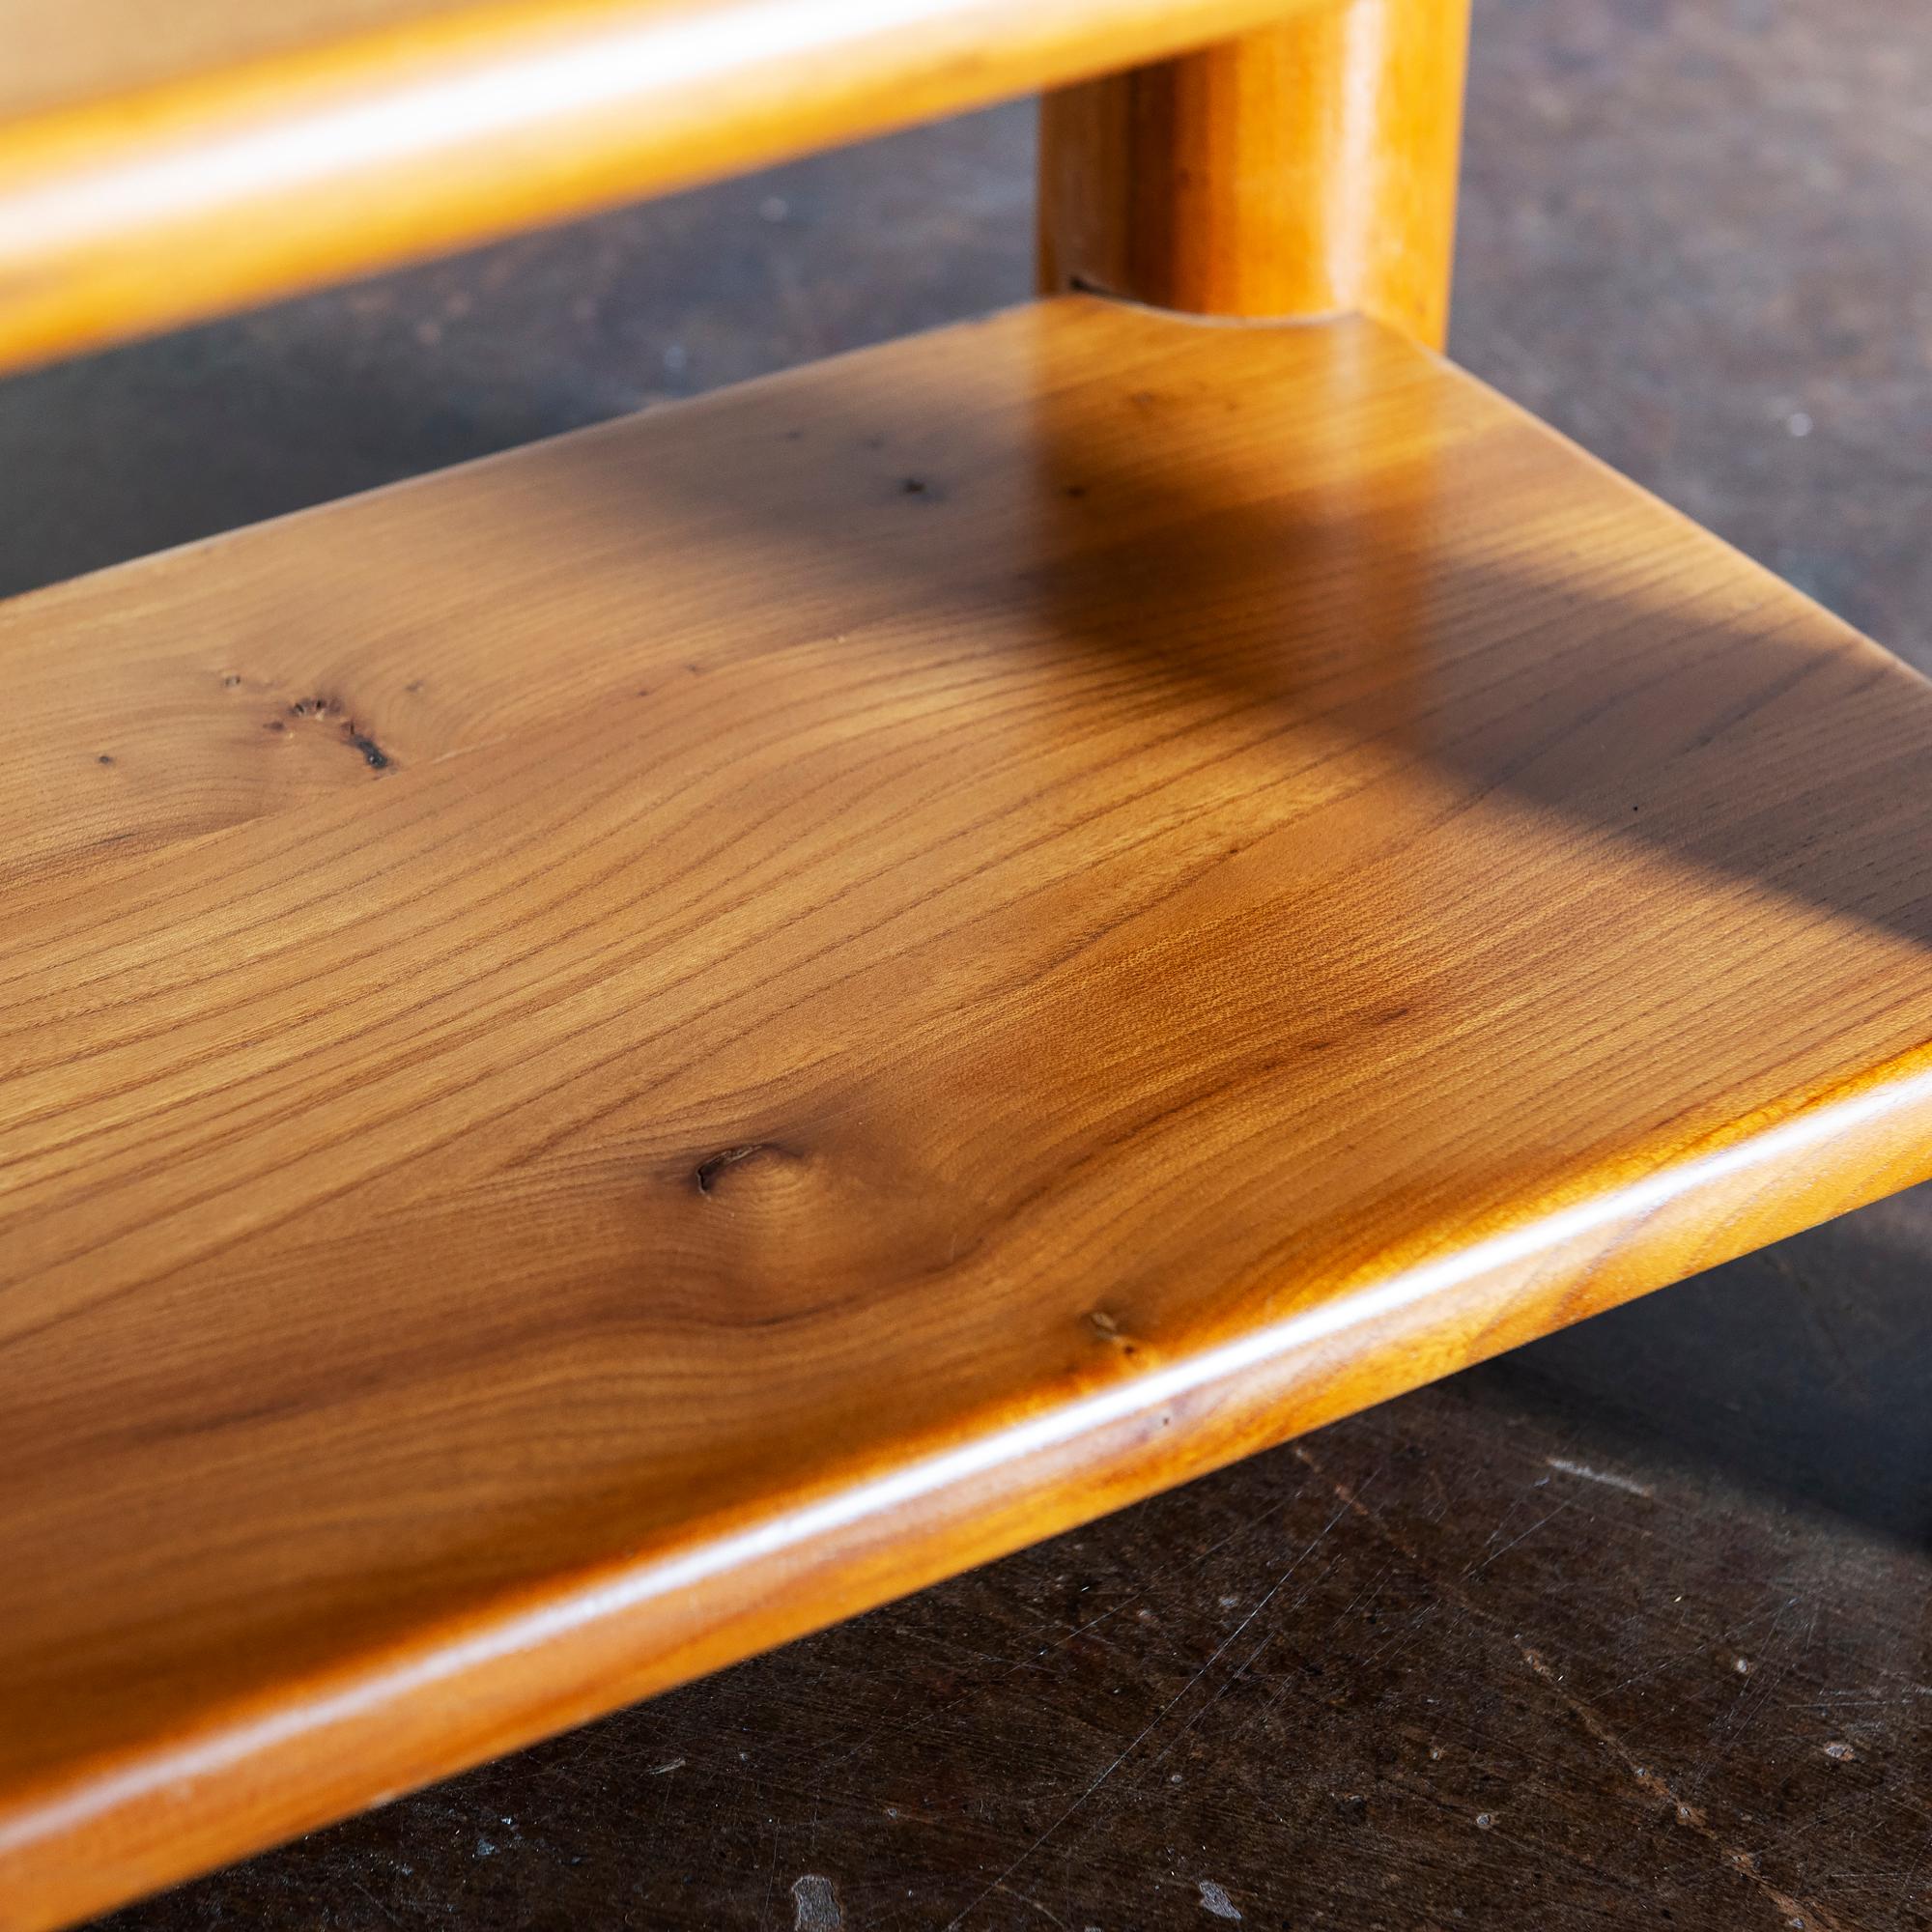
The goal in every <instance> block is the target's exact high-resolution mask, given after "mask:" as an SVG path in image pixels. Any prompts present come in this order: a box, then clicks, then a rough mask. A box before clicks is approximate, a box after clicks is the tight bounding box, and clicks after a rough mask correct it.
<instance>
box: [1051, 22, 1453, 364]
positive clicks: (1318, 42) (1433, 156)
mask: <svg viewBox="0 0 1932 1932" xmlns="http://www.w3.org/2000/svg"><path fill="white" fill-rule="evenodd" d="M1468 40H1469V9H1468V0H1349V4H1347V5H1345V6H1333V7H1326V8H1321V9H1318V10H1315V11H1311V12H1309V13H1307V14H1301V15H1298V16H1297V17H1295V18H1293V19H1290V20H1284V21H1279V22H1277V23H1274V24H1271V25H1269V26H1267V27H1265V28H1264V29H1262V30H1261V31H1259V32H1257V33H1252V34H1247V35H1242V36H1240V37H1237V38H1236V39H1233V40H1229V41H1223V42H1220V43H1216V44H1215V45H1212V46H1208V47H1204V48H1201V49H1198V50H1196V51H1193V52H1190V53H1185V54H1182V55H1180V56H1179V57H1177V58H1175V59H1173V60H1166V61H1161V62H1157V63H1155V64H1154V65H1152V66H1149V67H1142V68H1135V69H1130V70H1128V71H1125V72H1122V73H1110V74H1107V75H1104V76H1102V77H1101V78H1099V79H1095V80H1089V81H1084V82H1082V83H1080V84H1078V85H1076V86H1073V87H1068V88H1063V89H1061V90H1060V91H1058V92H1057V93H1054V94H1051V95H1049V96H1048V97H1047V98H1046V99H1045V101H1044V102H1043V103H1042V106H1041V118H1040V159H1039V182H1040V194H1039V216H1040V285H1041V287H1042V288H1043V289H1044V290H1046V291H1047V292H1048V293H1053V292H1057V291H1059V290H1062V289H1066V288H1074V287H1078V288H1087V289H1098V290H1103V291H1105V292H1107V293H1109V294H1112V295H1118V296H1128V297H1132V298H1134V299H1136V300H1139V301H1147V302H1152V303H1154V304H1156V305H1157V306H1159V307H1162V308H1179V309H1187V310H1190V311H1192V312H1194V313H1196V314H1203V315H1236V316H1249V317H1289V316H1304V317H1305V316H1325V315H1339V314H1343V313H1346V312H1349V311H1359V312H1360V313H1362V314H1364V315H1372V316H1374V317H1375V318H1376V319H1377V320H1378V321H1379V322H1385V323H1387V324H1388V325H1389V326H1390V327H1395V328H1399V329H1401V330H1403V331H1404V333H1406V334H1408V335H1412V336H1414V337H1415V338H1416V340H1417V341H1419V342H1426V343H1428V344H1429V345H1431V346H1432V347H1433V348H1438V349H1439V348H1440V347H1441V346H1442V343H1443V340H1444V338H1445V337H1446V335H1447V333H1448V325H1449V267H1450V255H1451V251H1452V244H1453V241H1454V234H1455V226H1456V182H1457V172H1458V160H1459V156H1460V152H1461V146H1462V122H1463V70H1464V67H1465V65H1466V63H1467V56H1468Z"/></svg>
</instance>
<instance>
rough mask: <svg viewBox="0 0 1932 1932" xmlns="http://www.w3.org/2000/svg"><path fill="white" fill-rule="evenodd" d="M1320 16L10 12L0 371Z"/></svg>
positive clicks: (194, 4)
mask: <svg viewBox="0 0 1932 1932" xmlns="http://www.w3.org/2000/svg"><path fill="white" fill-rule="evenodd" d="M1309 4H1314V0H1052V4H1050V5H1046V6H1042V5H1040V4H1038V0H490V4H477V0H275V3H274V4H265V5H258V6H238V5H235V4H233V0H185V4H175V5H168V6H165V7H160V8H156V7H155V6H153V5H149V4H145V0H0V369H5V368H7V367H10V366H14V365H17V364H22V363H30V362H34V361H37V360H40V359H42V358H44V357H46V356H50V355H61V354H67V353H70V352H71V351H74V350H78V349H86V348H89V347H92V346H97V345H99V344H102V343H106V342H112V341H116V340H119V339H121V338H124V337H126V336H128V335H133V334H139V333H141V332H143V331H144V330H148V329H153V328H159V327H169V326H171V325H174V324H178V323H182V322H186V321H190V320H193V319H194V318H196V317H200V316H207V315H212V314H216V313H220V312H222V311H225V310H227V309H231V308H235V307H238V306H243V305H246V304H248V303H250V302H255V301H261V300H265V299H267V298H270V297H273V296H276V295H281V294H286V293H288V292H290V291H293V290H296V289H300V288H306V287H312V286H315V285H317V284H319V283H323V282H327V281H331V280H337V279H340V278H342V277H344V276H350V275H356V274H365V273H368V272H370V271H371V270H376V269H379V268H382V267H384V266H387V265H390V264H394V263H396V262H401V261H408V260H413V259H415V258H418V257H421V256H423V255H428V254H434V253H436V252H438V251H440V250H444V249H449V248H456V247H461V246H464V245H465V244H467V243H471V242H476V241H485V240H488V239H489V238H491V237H493V236H497V235H503V234H507V233H509V232H511V231H512V230H514V229H517V228H520V227H525V226H527V225H528V224H530V223H532V222H540V221H552V220H557V219H560V218H562V217H565V216H568V215H572V214H580V213H586V212H588V211H590V210H592V209H597V208H603V207H608V206H611V205H612V204H614V203H617V202H622V201H626V200H630V199H634V198H635V197H637V196H639V195H643V194H648V193H656V192H660V191H662V190H664V189H667V188H674V187H680V186H685V185H690V184H692V183H694V182H698V181H703V180H708V179H712V178H715V177H717V176H720V175H725V174H729V173H732V172H734V171H736V170H739V169H744V168H749V167H754V166H758V165H760V164H762V163H765V162H769V161H774V160H779V159H781V158H784V157H785V156H792V155H797V154H803V153H806V152H809V151H810V150H813V149H817V148H824V147H831V146H836V145H838V144H839V143H841V142H845V141H853V140H858V139H860V138H862V137H863V136H866V135H868V134H878V133H883V132H885V131H886V130H888V129H889V128H903V127H908V126H911V125H913V124H915V123H917V122H921V121H926V120H931V119H935V118H937V117H939V116H941V115H944V114H949V113H956V112H959V111H961V110H962V109H965V108H970V107H979V106H983V105H985V104H986V103H988V102H990V101H994V100H1000V99H1009V98H1011V97H1013V96H1015V95H1021V94H1026V93H1029V92H1031V91H1033V90H1035V89H1037V88H1043V87H1052V86H1056V85H1059V84H1061V83H1063V82H1066V81H1070V80H1077V79H1081V78H1084V77H1086V76H1088V75H1091V74H1094V73H1098V72H1102V71H1108V70H1110V69H1115V68H1120V67H1125V66H1129V65H1131V64H1133V63H1136V62H1140V61H1147V60H1152V59H1155V58H1158V57H1160V56H1162V55H1166V54H1172V53H1176V52H1179V51H1182V50H1184V49H1186V48H1189V47H1193V46H1198V45H1200V44H1202V43H1205V42H1208V41H1211V40H1216V39H1220V38H1223V37H1225V36H1227V35H1231V34H1236V33H1239V32H1242V31H1243V30H1245V29H1247V28H1251V27H1254V26H1257V25H1259V24H1262V23H1264V22H1266V21H1272V20H1278V19H1280V18H1282V17H1284V16H1285V15H1286V14H1293V12H1294V11H1296V9H1297V6H1302V5H1309ZM1321 4H1328V5H1334V4H1339V0H1321Z"/></svg>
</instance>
